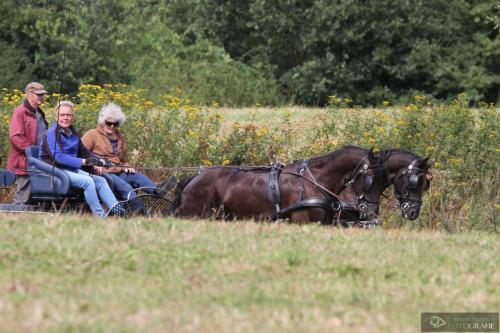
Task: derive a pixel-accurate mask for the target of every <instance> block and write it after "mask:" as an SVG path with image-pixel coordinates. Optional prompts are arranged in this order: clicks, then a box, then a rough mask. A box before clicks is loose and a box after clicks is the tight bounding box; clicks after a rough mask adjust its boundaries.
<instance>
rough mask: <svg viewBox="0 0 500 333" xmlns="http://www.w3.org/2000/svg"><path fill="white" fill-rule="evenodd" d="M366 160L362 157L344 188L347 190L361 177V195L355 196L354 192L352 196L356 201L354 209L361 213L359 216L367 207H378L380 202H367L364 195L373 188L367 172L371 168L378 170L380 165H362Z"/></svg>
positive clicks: (371, 178)
mask: <svg viewBox="0 0 500 333" xmlns="http://www.w3.org/2000/svg"><path fill="white" fill-rule="evenodd" d="M366 159H367V157H364V158H363V159H362V160H361V161H360V162H359V164H358V166H357V167H356V168H355V169H354V171H353V173H352V174H351V179H350V180H348V181H347V182H346V183H345V184H344V186H345V187H346V188H347V187H351V186H352V184H354V183H355V182H356V180H357V179H358V177H363V192H361V194H359V195H358V194H357V193H356V192H355V191H354V190H353V192H354V194H356V199H357V207H356V209H357V210H358V211H359V212H360V213H361V215H363V214H364V213H365V212H366V211H367V210H368V207H369V206H376V207H378V206H379V205H380V200H379V201H369V200H368V199H367V198H366V194H365V191H369V190H370V189H371V188H372V186H373V176H370V175H369V174H368V170H369V169H373V168H378V167H379V166H380V164H374V165H370V163H369V162H368V163H366V162H365V163H364V164H362V163H363V161H365V160H366Z"/></svg>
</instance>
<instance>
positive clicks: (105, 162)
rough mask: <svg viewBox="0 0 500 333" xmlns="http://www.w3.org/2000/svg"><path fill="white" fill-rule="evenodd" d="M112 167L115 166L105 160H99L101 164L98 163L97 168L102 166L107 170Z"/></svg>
mask: <svg viewBox="0 0 500 333" xmlns="http://www.w3.org/2000/svg"><path fill="white" fill-rule="evenodd" d="M112 165H113V164H112V163H111V162H110V161H108V160H107V159H105V158H99V162H98V163H97V166H102V167H105V168H109V167H110V166H112Z"/></svg>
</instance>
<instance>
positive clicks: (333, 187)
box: [170, 147, 386, 223]
mask: <svg viewBox="0 0 500 333" xmlns="http://www.w3.org/2000/svg"><path fill="white" fill-rule="evenodd" d="M385 183H386V178H385V174H384V169H383V163H382V160H381V159H380V158H379V157H377V156H376V155H375V154H374V153H373V152H372V151H371V150H366V149H362V148H359V147H344V148H341V149H339V150H336V151H334V152H331V153H328V154H326V155H323V156H319V157H314V158H310V159H305V160H298V161H295V162H293V163H290V164H288V165H275V166H274V167H258V168H244V167H211V168H208V169H205V170H203V171H202V172H201V173H200V174H199V175H197V176H194V177H191V178H187V179H184V180H183V181H181V183H180V184H179V186H178V187H177V191H176V195H175V199H174V202H173V204H172V206H171V208H170V212H171V213H173V214H174V215H176V216H180V217H188V218H194V217H197V218H210V217H217V218H222V219H256V220H275V219H288V220H290V221H292V222H311V221H320V222H322V223H331V222H332V221H333V219H334V216H335V213H337V212H340V211H342V210H344V209H354V210H356V213H357V214H359V216H360V217H361V218H363V219H375V218H377V212H378V209H379V207H378V206H379V203H380V194H381V192H382V187H383V186H385ZM346 188H350V189H351V190H352V192H353V193H354V195H355V199H354V200H353V202H352V203H351V204H350V205H349V207H346V205H345V203H344V202H343V201H342V200H340V199H339V193H340V192H342V191H344V190H345V189H346Z"/></svg>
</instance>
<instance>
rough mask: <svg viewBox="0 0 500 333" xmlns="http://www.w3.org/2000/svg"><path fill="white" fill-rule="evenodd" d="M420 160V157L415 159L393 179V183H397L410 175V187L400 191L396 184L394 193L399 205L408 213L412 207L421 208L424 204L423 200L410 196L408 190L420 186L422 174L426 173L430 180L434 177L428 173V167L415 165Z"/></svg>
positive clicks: (402, 210)
mask: <svg viewBox="0 0 500 333" xmlns="http://www.w3.org/2000/svg"><path fill="white" fill-rule="evenodd" d="M417 162H418V159H414V160H413V161H412V162H411V163H410V164H409V165H408V167H407V168H406V169H404V170H403V171H400V172H399V173H398V174H397V175H396V176H395V177H394V180H393V181H392V183H393V184H395V183H396V181H397V180H398V179H399V178H401V177H403V176H407V177H408V189H407V190H405V191H403V193H399V192H398V189H397V187H396V186H394V195H395V196H396V198H397V199H398V200H399V207H400V209H401V212H403V213H406V212H407V211H408V210H409V209H410V208H414V207H417V208H419V207H420V205H421V204H422V200H421V199H418V200H415V199H412V198H411V196H410V191H408V190H415V189H417V187H418V183H419V181H420V176H422V175H426V177H427V179H428V180H431V179H432V174H431V173H428V172H427V170H426V169H422V168H418V167H416V166H415V164H416V163H417Z"/></svg>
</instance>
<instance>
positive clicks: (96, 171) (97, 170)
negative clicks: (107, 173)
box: [94, 165, 103, 176]
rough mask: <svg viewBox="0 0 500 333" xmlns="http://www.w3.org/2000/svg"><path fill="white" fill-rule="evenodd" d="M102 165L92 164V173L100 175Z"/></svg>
mask: <svg viewBox="0 0 500 333" xmlns="http://www.w3.org/2000/svg"><path fill="white" fill-rule="evenodd" d="M102 169H103V168H102V167H101V166H96V165H94V173H95V174H96V175H98V176H100V175H102Z"/></svg>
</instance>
